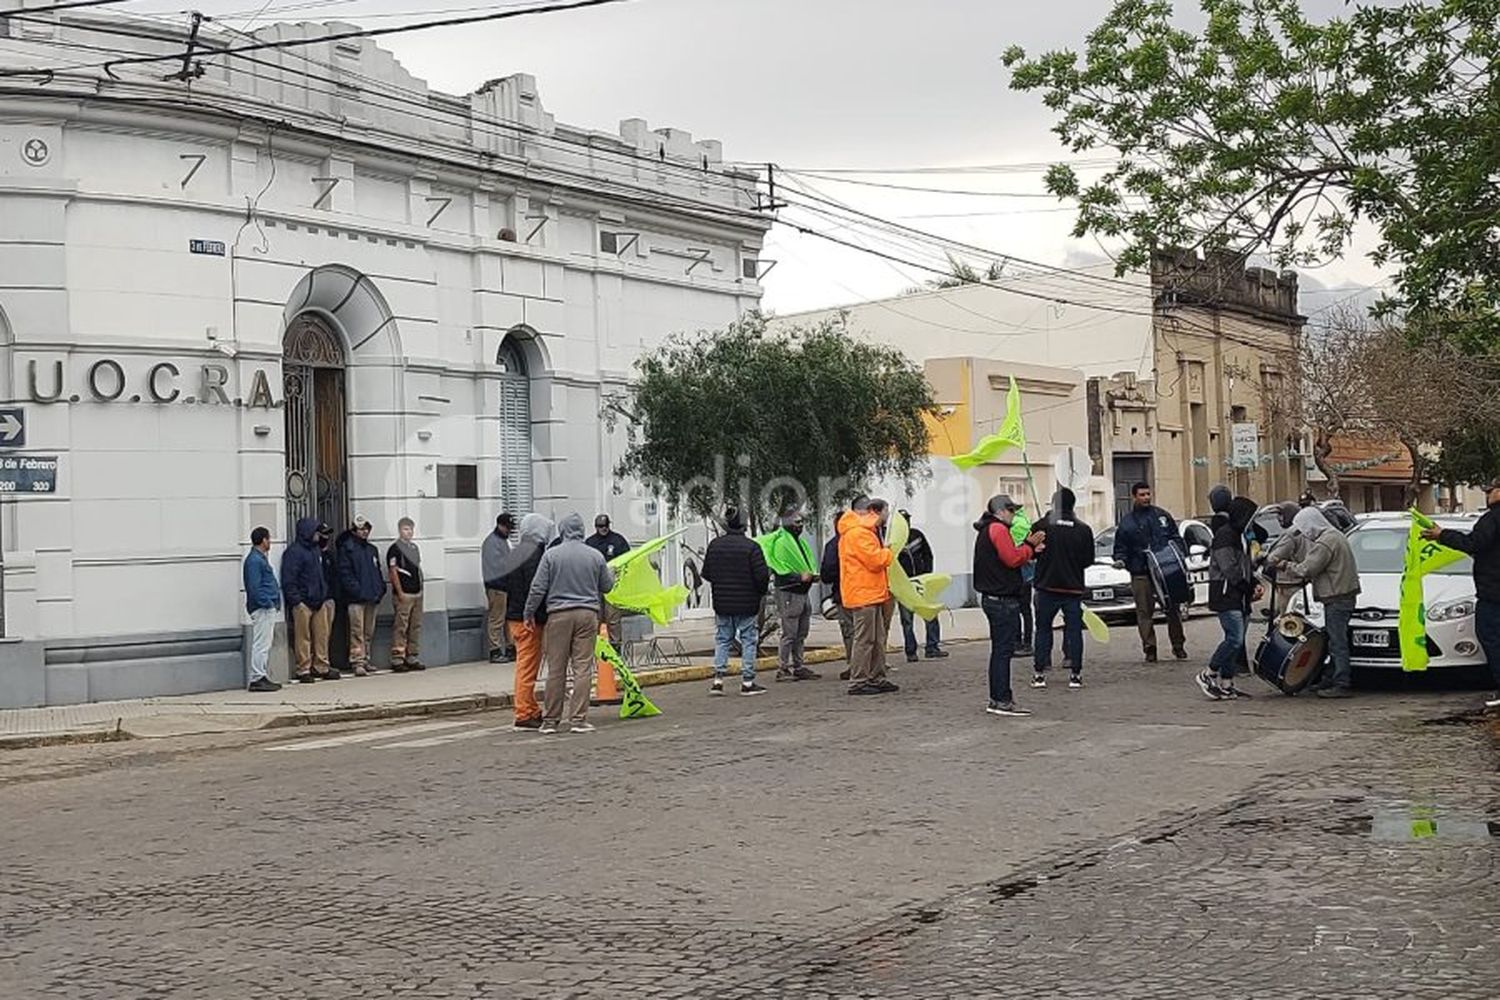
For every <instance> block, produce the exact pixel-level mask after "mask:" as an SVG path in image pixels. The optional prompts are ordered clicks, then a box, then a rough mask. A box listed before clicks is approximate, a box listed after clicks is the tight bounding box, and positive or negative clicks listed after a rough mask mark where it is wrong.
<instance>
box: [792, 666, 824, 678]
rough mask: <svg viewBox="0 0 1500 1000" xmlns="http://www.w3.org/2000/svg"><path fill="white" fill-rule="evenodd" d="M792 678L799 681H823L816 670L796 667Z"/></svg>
mask: <svg viewBox="0 0 1500 1000" xmlns="http://www.w3.org/2000/svg"><path fill="white" fill-rule="evenodd" d="M792 677H793V678H794V679H795V680H799V681H820V680H822V679H823V675H822V674H820V673H818V672H817V671H816V670H809V669H808V668H807V667H798V668H797V669H796V670H793V671H792Z"/></svg>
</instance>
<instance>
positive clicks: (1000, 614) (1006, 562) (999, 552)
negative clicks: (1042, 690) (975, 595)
mask: <svg viewBox="0 0 1500 1000" xmlns="http://www.w3.org/2000/svg"><path fill="white" fill-rule="evenodd" d="M1020 509H1021V505H1020V504H1018V503H1016V502H1015V501H1014V500H1012V499H1011V498H1010V497H1008V496H1003V495H1002V496H993V497H990V502H989V503H988V504H986V505H985V511H984V515H983V516H982V517H980V519H979V520H978V521H977V522H975V524H974V530H975V531H976V532H978V537H976V538H975V539H974V589H975V590H977V591H978V592H979V607H980V608H981V609H982V610H983V611H984V617H985V618H986V619H987V620H988V621H989V623H990V703H989V706H988V707H987V708H986V709H985V711H987V712H990V713H991V714H993V715H1030V714H1031V713H1030V712H1028V711H1026V710H1025V709H1022V708H1018V707H1017V706H1016V699H1015V694H1014V693H1013V692H1012V690H1011V686H1010V660H1011V657H1012V656H1013V655H1014V654H1015V651H1016V643H1017V642H1018V641H1019V639H1020V637H1021V599H1022V595H1024V594H1025V592H1026V581H1025V580H1024V579H1022V577H1021V567H1022V566H1025V565H1026V564H1027V563H1029V562H1031V561H1032V560H1033V559H1035V558H1036V556H1037V553H1039V552H1040V551H1042V547H1043V544H1044V543H1045V542H1046V539H1047V534H1046V532H1044V531H1034V532H1032V533H1031V534H1030V535H1027V536H1026V539H1025V541H1023V542H1021V544H1019V545H1017V544H1016V543H1015V542H1014V541H1012V540H1011V537H1010V524H1011V521H1013V520H1014V519H1015V516H1016V511H1018V510H1020Z"/></svg>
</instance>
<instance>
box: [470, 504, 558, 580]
mask: <svg viewBox="0 0 1500 1000" xmlns="http://www.w3.org/2000/svg"><path fill="white" fill-rule="evenodd" d="M527 516H528V517H537V516H539V515H536V514H530V515H527ZM525 521H526V519H525V518H522V519H521V523H523V524H524V523H525ZM548 523H549V524H550V523H551V522H548ZM508 552H510V539H508V538H506V537H504V536H503V535H501V534H500V529H499V528H496V529H495V530H494V531H491V532H490V533H489V534H488V535H486V536H484V546H483V547H482V548H481V549H480V550H479V572H480V575H481V577H482V579H483V580H484V586H485V589H487V590H504V589H505V572H506V571H505V556H506V554H507V553H508Z"/></svg>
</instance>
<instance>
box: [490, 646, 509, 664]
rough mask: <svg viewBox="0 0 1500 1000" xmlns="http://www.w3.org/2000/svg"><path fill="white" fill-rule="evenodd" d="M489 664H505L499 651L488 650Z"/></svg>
mask: <svg viewBox="0 0 1500 1000" xmlns="http://www.w3.org/2000/svg"><path fill="white" fill-rule="evenodd" d="M490 662H491V663H504V662H505V656H504V654H503V653H501V652H500V650H498V649H492V650H490Z"/></svg>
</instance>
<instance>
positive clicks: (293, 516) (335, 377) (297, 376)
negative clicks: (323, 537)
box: [281, 313, 349, 539]
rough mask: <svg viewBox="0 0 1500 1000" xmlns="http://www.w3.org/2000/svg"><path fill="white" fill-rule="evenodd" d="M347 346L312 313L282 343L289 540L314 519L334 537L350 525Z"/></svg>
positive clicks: (293, 325)
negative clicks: (300, 526)
mask: <svg viewBox="0 0 1500 1000" xmlns="http://www.w3.org/2000/svg"><path fill="white" fill-rule="evenodd" d="M344 364H345V358H344V344H343V341H342V339H341V338H340V337H339V335H338V333H337V332H335V331H334V330H333V328H332V327H330V326H329V325H328V323H327V322H326V321H324V320H323V319H321V318H320V317H319V316H317V315H316V314H314V313H304V314H303V315H301V316H298V317H297V319H295V320H294V321H293V322H292V323H291V325H290V326H288V327H287V331H286V336H285V337H284V338H283V340H282V361H281V371H282V378H283V380H284V383H285V389H286V509H287V519H288V525H287V527H288V533H287V537H288V538H289V539H290V538H292V537H293V536H294V532H295V530H296V524H297V521H298V520H300V519H301V518H304V517H316V518H318V519H319V520H321V521H323V522H325V523H326V524H327V525H328V526H329V527H331V528H332V529H333V530H334V532H335V533H337V532H339V531H342V530H343V529H344V528H345V527H346V526H347V524H348V520H349V480H348V465H349V462H348V425H349V419H348V406H347V396H346V393H345V385H344Z"/></svg>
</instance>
